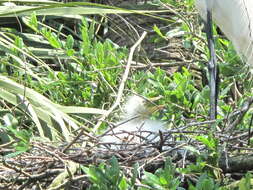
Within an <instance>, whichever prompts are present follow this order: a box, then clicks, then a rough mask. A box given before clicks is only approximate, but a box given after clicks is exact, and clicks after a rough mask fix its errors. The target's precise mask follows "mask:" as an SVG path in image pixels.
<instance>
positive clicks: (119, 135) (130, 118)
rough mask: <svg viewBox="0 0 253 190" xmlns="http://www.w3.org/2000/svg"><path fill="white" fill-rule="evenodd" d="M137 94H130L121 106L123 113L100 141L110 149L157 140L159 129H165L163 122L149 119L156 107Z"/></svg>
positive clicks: (124, 147) (162, 130)
mask: <svg viewBox="0 0 253 190" xmlns="http://www.w3.org/2000/svg"><path fill="white" fill-rule="evenodd" d="M148 104H150V103H149V102H148V101H147V100H145V99H143V98H141V97H139V96H136V95H134V96H130V97H129V98H128V100H127V102H126V103H125V105H124V106H123V111H124V114H123V115H122V119H121V121H120V122H118V123H117V124H116V127H115V128H112V129H110V130H109V131H108V132H107V133H105V135H103V137H102V139H101V140H102V142H103V143H104V144H107V145H109V144H110V145H111V149H126V148H129V147H130V148H131V147H132V146H136V145H140V144H143V143H148V142H151V141H152V142H156V141H158V140H159V131H161V132H164V131H165V126H164V125H165V123H164V122H162V121H160V120H152V119H150V116H151V113H152V112H154V111H155V109H157V107H156V106H154V105H151V106H149V105H148Z"/></svg>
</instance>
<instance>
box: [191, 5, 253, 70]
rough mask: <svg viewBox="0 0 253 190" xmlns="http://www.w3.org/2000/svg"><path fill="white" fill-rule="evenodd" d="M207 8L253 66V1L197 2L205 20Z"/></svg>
mask: <svg viewBox="0 0 253 190" xmlns="http://www.w3.org/2000/svg"><path fill="white" fill-rule="evenodd" d="M207 3H208V4H207ZM207 6H208V8H209V9H210V10H211V11H212V15H213V19H214V21H215V23H216V24H217V25H218V26H219V28H220V29H221V30H222V31H223V32H224V34H225V35H226V36H227V37H228V39H229V40H231V41H232V43H233V45H234V47H235V49H236V51H237V52H238V53H239V55H241V56H242V58H243V59H244V60H245V61H246V62H247V63H248V64H249V65H251V66H253V44H252V43H253V0H196V7H197V9H198V10H199V12H200V15H201V16H202V18H203V19H204V20H206V10H207Z"/></svg>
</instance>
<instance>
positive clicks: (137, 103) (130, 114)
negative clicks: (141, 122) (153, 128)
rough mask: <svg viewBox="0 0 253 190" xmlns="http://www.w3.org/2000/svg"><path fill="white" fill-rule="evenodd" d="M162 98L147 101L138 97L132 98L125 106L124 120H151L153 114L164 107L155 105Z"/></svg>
mask: <svg viewBox="0 0 253 190" xmlns="http://www.w3.org/2000/svg"><path fill="white" fill-rule="evenodd" d="M160 98H161V97H156V98H150V99H146V98H143V97H140V96H137V95H133V96H130V97H129V98H128V100H127V102H126V103H125V105H124V106H123V111H124V115H123V117H124V119H131V118H135V117H138V118H139V119H146V118H149V117H150V116H151V114H152V113H154V112H155V111H157V110H159V109H161V108H162V107H163V106H157V105H155V104H154V102H155V101H156V100H159V99H160Z"/></svg>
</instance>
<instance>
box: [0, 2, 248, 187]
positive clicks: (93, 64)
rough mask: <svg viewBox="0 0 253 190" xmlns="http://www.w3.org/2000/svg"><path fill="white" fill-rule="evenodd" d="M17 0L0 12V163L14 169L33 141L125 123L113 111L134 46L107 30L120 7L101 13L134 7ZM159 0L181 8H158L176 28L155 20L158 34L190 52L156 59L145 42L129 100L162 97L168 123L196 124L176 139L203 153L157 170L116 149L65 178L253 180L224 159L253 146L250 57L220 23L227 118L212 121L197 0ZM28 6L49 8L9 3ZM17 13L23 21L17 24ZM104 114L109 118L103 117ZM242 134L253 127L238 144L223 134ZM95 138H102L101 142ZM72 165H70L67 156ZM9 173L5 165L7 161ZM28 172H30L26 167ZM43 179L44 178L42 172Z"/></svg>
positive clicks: (161, 183)
mask: <svg viewBox="0 0 253 190" xmlns="http://www.w3.org/2000/svg"><path fill="white" fill-rule="evenodd" d="M6 2H8V1H6ZM15 3H16V5H12V4H11V5H10V4H8V5H4V7H3V5H2V6H1V8H2V9H1V11H0V16H1V17H0V19H1V20H4V19H6V18H8V19H10V18H11V19H10V20H9V21H8V23H7V26H6V25H4V24H3V25H2V26H1V28H0V50H1V52H0V63H1V65H0V97H1V101H0V108H1V111H0V114H1V120H0V121H1V122H0V139H1V145H0V150H1V151H0V152H1V157H2V160H3V163H2V164H1V165H2V166H3V167H2V168H5V169H6V170H7V169H8V170H10V169H13V168H11V167H9V166H8V162H7V164H6V161H5V160H6V159H9V158H11V159H12V158H13V159H15V158H17V157H19V156H21V157H19V159H20V158H22V155H24V154H27V153H28V154H31V155H33V154H34V155H37V153H36V154H35V152H36V151H34V142H36V143H45V144H50V145H51V144H52V145H53V146H56V147H57V146H59V147H60V146H63V147H64V146H67V145H69V143H70V142H73V139H75V137H77V136H78V135H82V134H83V133H84V134H85V135H90V136H94V137H95V136H98V135H100V134H102V133H103V131H104V130H105V129H107V128H108V126H109V125H110V123H115V122H117V119H118V114H119V113H120V108H118V107H117V109H115V110H113V112H112V113H110V114H107V111H106V110H109V109H110V108H111V107H112V106H113V104H114V102H115V100H116V98H117V97H118V96H119V94H118V91H119V86H120V85H121V84H122V78H123V74H124V71H125V70H126V63H127V59H128V57H129V54H130V51H129V50H130V47H128V46H119V45H117V44H116V43H115V42H113V41H112V40H111V39H109V38H105V37H104V35H103V33H105V32H106V31H107V30H111V28H110V23H109V21H110V19H109V18H110V16H112V15H108V16H104V15H103V16H102V15H100V13H101V12H107V13H110V12H111V13H113V11H115V10H118V11H126V10H122V9H115V8H113V7H104V6H102V5H101V6H98V5H96V6H95V5H94V6H91V5H89V4H88V3H87V4H85V3H81V2H74V3H73V2H69V3H66V4H63V3H57V2H51V3H49V2H44V1H41V3H42V5H39V4H38V2H32V1H31V2H21V1H15ZM148 3H150V2H148ZM153 4H157V5H158V6H159V7H165V10H167V11H168V12H170V13H171V9H172V10H173V11H172V13H171V14H172V15H173V16H172V17H171V18H169V19H168V18H166V19H164V18H162V17H159V15H158V16H157V17H158V18H157V19H158V20H159V19H160V20H166V22H168V23H170V24H169V25H170V27H169V29H170V30H169V31H166V30H164V29H163V27H160V28H159V26H152V27H153V31H152V32H153V33H155V36H153V37H152V39H151V40H150V41H151V42H152V43H154V44H156V43H157V44H159V42H164V43H168V44H169V43H170V42H171V41H172V39H174V38H176V39H177V42H178V43H180V44H182V47H181V48H183V49H181V50H180V51H182V52H183V53H185V54H187V56H182V57H184V58H183V59H178V60H177V61H175V60H173V61H171V60H170V59H169V58H168V60H166V59H164V58H161V61H160V62H157V60H156V62H153V61H152V60H150V59H149V57H148V55H146V54H143V53H142V51H138V50H136V51H135V54H134V59H133V60H132V61H133V63H132V65H131V68H130V72H129V74H128V78H127V81H126V82H125V84H124V91H123V96H122V97H121V100H122V101H123V100H125V99H126V97H127V96H128V95H131V94H133V93H135V94H139V95H142V96H144V97H148V98H154V97H160V98H159V100H158V101H157V102H156V104H157V105H160V106H162V108H163V109H160V110H159V112H156V113H154V114H153V115H152V117H153V118H159V119H161V120H163V121H164V122H166V126H167V128H168V129H170V130H172V129H178V128H180V127H182V126H188V129H189V131H188V132H187V133H189V135H188V136H181V135H182V134H179V135H178V136H176V138H175V141H180V142H181V141H183V142H184V143H185V142H187V143H189V144H187V143H186V146H185V149H187V151H188V152H191V153H192V154H194V155H195V157H194V159H193V160H191V162H189V161H187V162H186V161H185V159H186V155H184V156H183V164H182V163H181V164H176V162H177V161H175V160H173V158H169V156H168V157H167V158H163V161H164V163H163V164H162V165H161V167H160V168H158V169H155V171H153V170H152V172H151V171H149V172H148V171H145V170H144V168H145V167H140V165H138V164H139V163H138V162H136V163H135V164H133V165H131V166H126V165H124V164H123V163H122V162H120V161H117V159H118V158H116V157H112V158H109V159H107V161H103V162H101V163H89V165H87V164H82V163H80V165H78V169H76V170H75V172H74V173H71V171H69V170H68V172H66V170H65V171H64V172H65V173H67V174H68V175H67V174H66V176H64V177H62V180H63V181H64V180H68V179H70V181H71V179H74V175H75V173H78V174H80V173H81V174H85V176H84V178H80V179H82V180H83V181H85V182H84V185H83V186H82V187H83V189H86V188H87V189H101V190H106V189H108V190H109V189H110V190H111V189H115V190H116V189H120V190H124V189H138V190H146V189H159V190H160V189H161V190H163V189H164V190H165V189H170V190H173V189H178V190H181V189H190V190H208V189H210V190H215V189H240V190H244V189H245V190H246V189H250V187H251V186H250V184H251V181H252V179H251V178H252V177H251V174H250V171H249V172H248V173H247V174H246V171H243V172H241V171H238V172H241V173H240V174H238V176H239V177H238V176H237V177H234V176H233V175H234V174H233V172H232V174H231V175H230V176H229V175H226V173H225V172H223V171H222V170H221V169H220V168H219V162H220V160H222V159H223V157H224V155H225V156H226V155H227V154H229V155H230V156H236V155H238V154H247V153H250V151H252V137H251V131H250V125H251V123H252V121H251V120H252V118H251V115H252V110H251V109H250V106H249V107H248V108H247V109H246V110H243V109H242V108H244V107H245V104H246V103H248V102H247V101H248V98H249V97H251V96H252V91H251V87H252V84H251V81H252V80H251V73H250V72H249V69H248V68H247V66H243V67H242V66H241V65H242V64H243V63H242V62H241V60H240V58H239V57H238V56H236V54H235V51H234V49H233V47H232V44H231V43H230V42H229V41H227V39H226V38H225V37H224V36H223V35H222V34H221V33H220V31H219V30H217V28H216V27H214V30H215V37H216V38H215V39H216V51H217V55H218V62H219V67H220V93H219V103H218V119H217V121H216V122H215V123H212V125H210V123H207V124H205V122H206V121H208V114H209V113H208V109H209V87H208V83H207V79H208V72H207V68H206V62H207V61H208V50H207V46H206V43H205V34H204V33H203V28H202V27H201V25H202V24H201V23H202V22H201V20H200V19H199V17H198V15H197V13H196V10H195V9H194V5H193V4H194V1H190V0H188V1H187V0H167V1H163V2H153ZM22 5H27V6H28V5H29V6H42V8H38V10H37V12H35V9H32V10H31V11H27V10H22V11H21V12H17V11H14V12H13V10H15V9H13V10H12V11H10V10H11V9H10V10H7V9H6V8H7V7H8V6H14V8H15V7H17V6H20V7H21V6H22ZM43 6H51V7H55V8H57V7H58V8H59V9H57V11H56V10H52V9H50V7H48V14H47V12H45V11H44V12H43ZM64 6H68V8H69V12H70V13H69V14H67V15H64V13H65V12H64V10H63V9H61V8H63V7H64ZM89 6H90V7H89ZM4 8H5V9H4ZM12 8H13V7H12ZM33 8H34V7H33ZM72 8H73V10H72ZM74 8H77V9H74ZM78 8H80V10H83V9H85V8H87V9H86V10H88V9H89V10H92V9H91V8H95V9H94V10H93V13H90V12H88V13H87V16H86V15H82V16H81V15H80V14H78V13H76V14H75V11H78ZM109 8H112V9H109ZM166 8H167V9H166ZM40 11H41V12H40ZM54 11H56V13H59V11H62V12H61V13H59V15H58V17H55V16H50V15H52V14H53V12H54ZM94 13H96V14H94ZM128 13H129V14H133V12H128ZM19 14H23V15H24V14H25V15H26V14H27V16H19ZM43 14H45V15H43ZM142 14H144V13H142ZM145 14H146V19H149V17H150V16H152V15H153V14H151V13H148V12H147V13H145ZM142 16H143V15H142ZM11 22H14V23H15V24H14V27H13V26H12V25H11V24H10V23H11ZM171 23H176V24H174V25H173V24H171ZM216 30H217V31H216ZM178 34H180V35H179V38H178ZM182 34H183V35H182ZM139 35H141V34H139ZM132 45H133V44H132ZM173 48H175V49H176V48H177V47H176V46H175V47H173ZM140 49H143V48H140ZM183 53H182V54H183ZM140 55H141V56H140ZM185 58H187V59H185ZM173 64H174V65H173ZM171 65H173V66H171ZM182 65H183V66H182ZM103 116H107V117H106V118H104V120H100V119H101V117H102V118H103ZM201 122H203V123H204V124H205V128H207V127H208V128H209V129H208V130H206V131H205V132H204V133H194V131H200V129H199V127H200V126H198V124H199V123H201ZM194 123H197V124H196V125H194ZM231 126H233V127H231ZM225 129H229V130H225ZM80 131H81V132H80ZM220 133H221V134H222V133H224V136H219V135H217V134H220ZM240 134H246V135H245V136H243V137H244V138H243V139H240V137H238V139H237V140H238V141H236V142H235V144H234V145H236V146H235V147H230V146H229V145H228V144H229V143H230V141H229V140H227V141H226V140H224V139H222V138H223V137H224V138H225V136H226V137H227V136H228V137H233V136H238V135H240ZM247 134H248V136H247ZM245 138H246V139H247V140H248V141H247V142H246V141H245ZM191 141H194V142H197V144H198V146H202V149H201V150H203V151H199V149H198V147H194V145H193V144H191V143H190V142H191ZM239 142H240V143H241V144H238V143H239ZM73 144H75V145H74V147H75V148H78V147H80V146H81V147H82V146H84V144H85V146H86V144H89V142H85V143H84V142H80V141H77V142H74V143H73ZM90 144H92V146H95V145H96V143H94V142H90ZM90 146H91V145H90ZM92 146H91V147H92ZM242 147H244V148H245V149H243V148H242ZM247 148H248V149H247ZM227 150H229V151H230V152H229V153H228V152H227ZM62 153H65V152H64V151H62ZM185 162H186V163H185ZM64 163H65V162H64ZM65 166H66V168H68V164H66V165H65ZM19 167H20V168H18V169H17V168H16V169H13V170H14V171H15V172H17V173H18V172H20V171H21V168H22V166H19ZM69 167H70V166H69ZM70 168H71V167H70ZM23 169H25V168H23ZM70 170H71V169H70ZM64 172H62V173H60V174H58V175H57V177H58V178H61V177H59V176H60V175H61V174H63V173H64ZM1 173H4V169H1ZM24 173H25V172H24ZM24 173H23V172H21V175H24ZM228 173H229V172H228ZM64 175H65V174H64ZM231 176H232V177H231ZM26 177H27V176H26ZM17 178H18V177H17ZM0 180H1V181H4V182H6V183H13V184H15V188H17V187H21V186H22V185H24V184H25V183H26V181H22V180H18V182H17V183H16V182H12V181H8V180H5V179H2V178H0ZM28 181H29V180H28ZM37 181H38V182H37V183H40V180H37ZM4 182H3V183H4ZM37 185H38V184H37ZM43 185H44V186H43V188H42V187H41V189H44V188H45V189H46V188H48V189H50V188H51V189H54V187H53V186H54V185H59V183H58V182H56V180H52V181H51V182H50V183H49V182H48V183H46V184H44V183H43ZM38 186H39V185H38ZM24 187H25V186H24ZM64 188H66V187H60V188H59V189H64ZM69 189H71V188H70V187H69Z"/></svg>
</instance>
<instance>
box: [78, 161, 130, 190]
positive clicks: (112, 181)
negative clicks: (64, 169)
mask: <svg viewBox="0 0 253 190" xmlns="http://www.w3.org/2000/svg"><path fill="white" fill-rule="evenodd" d="M81 168H82V169H83V170H84V172H85V173H86V174H87V175H88V178H89V180H90V182H91V185H90V187H89V189H90V190H101V189H103V190H126V189H128V187H129V185H128V182H127V179H126V177H125V176H124V175H123V173H122V172H121V171H120V166H119V163H118V161H117V159H116V158H115V157H112V158H111V160H110V161H109V164H108V165H105V164H100V165H99V167H95V166H90V167H89V168H86V167H81Z"/></svg>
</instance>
